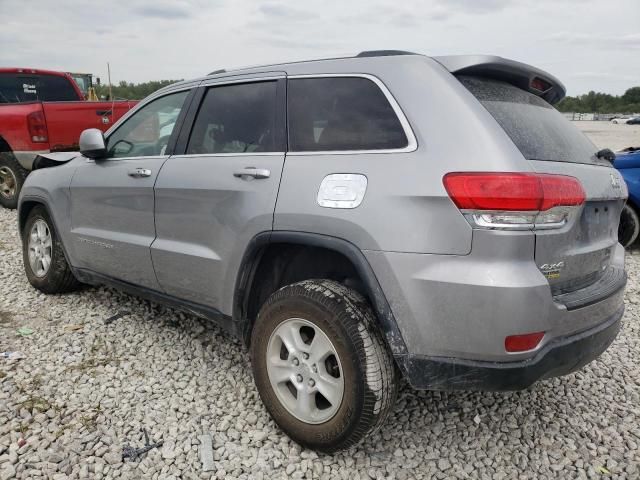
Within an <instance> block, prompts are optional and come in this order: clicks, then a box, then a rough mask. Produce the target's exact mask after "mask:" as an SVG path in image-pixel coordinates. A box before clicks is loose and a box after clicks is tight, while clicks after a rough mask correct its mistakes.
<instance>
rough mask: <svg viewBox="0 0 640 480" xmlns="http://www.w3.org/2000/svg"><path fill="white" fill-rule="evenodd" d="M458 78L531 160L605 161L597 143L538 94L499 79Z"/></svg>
mask: <svg viewBox="0 0 640 480" xmlns="http://www.w3.org/2000/svg"><path fill="white" fill-rule="evenodd" d="M458 79H459V80H460V82H461V83H462V84H463V85H464V86H465V87H466V88H467V89H468V90H469V91H470V92H471V93H472V94H473V95H474V96H475V97H476V98H477V99H478V101H480V103H481V104H482V105H483V106H484V107H485V108H486V109H487V110H488V111H489V113H490V114H491V115H492V116H493V118H495V120H496V121H497V122H498V124H499V125H500V126H501V127H502V129H503V130H504V131H505V133H506V134H507V135H508V136H509V138H511V140H512V141H513V143H514V144H515V145H516V147H517V148H518V150H520V152H521V153H522V155H523V156H524V157H525V158H527V159H528V160H547V161H556V162H573V163H590V164H605V163H603V161H602V160H599V159H597V158H596V156H595V153H596V151H597V150H598V149H597V148H596V147H595V146H594V145H593V143H591V141H590V140H589V139H588V138H587V137H586V136H585V135H584V134H583V133H582V132H581V131H580V130H578V129H577V128H576V127H575V126H574V125H572V124H571V122H570V121H569V120H567V119H566V118H565V117H564V116H563V115H562V114H561V113H560V112H558V111H557V110H556V109H555V108H553V107H552V106H551V105H550V104H548V103H547V102H546V101H545V100H543V99H542V98H540V97H538V96H537V95H534V94H533V93H530V92H527V91H525V90H522V89H520V88H517V87H515V86H513V85H511V84H508V83H505V82H501V81H498V80H493V79H488V78H483V77H474V76H465V75H461V76H458ZM606 165H609V164H608V163H606Z"/></svg>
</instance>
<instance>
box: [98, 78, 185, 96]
mask: <svg viewBox="0 0 640 480" xmlns="http://www.w3.org/2000/svg"><path fill="white" fill-rule="evenodd" d="M179 81H180V80H154V81H151V82H143V83H131V82H125V81H122V82H120V83H118V84H117V85H112V86H111V93H112V95H113V98H115V99H116V100H120V99H126V100H142V99H143V98H144V97H146V96H148V95H151V94H152V93H153V92H155V91H156V90H159V89H161V88H162V87H166V86H167V85H171V84H172V83H176V82H179ZM94 87H95V89H96V95H98V98H99V99H104V100H109V99H110V97H109V85H105V84H101V85H94Z"/></svg>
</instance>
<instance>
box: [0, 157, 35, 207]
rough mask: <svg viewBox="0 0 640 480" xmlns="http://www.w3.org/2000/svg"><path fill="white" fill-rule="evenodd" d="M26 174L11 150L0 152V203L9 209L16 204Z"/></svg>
mask: <svg viewBox="0 0 640 480" xmlns="http://www.w3.org/2000/svg"><path fill="white" fill-rule="evenodd" d="M28 174H29V172H28V171H27V170H25V169H24V168H23V167H22V165H20V163H18V160H16V157H15V156H14V155H13V154H12V153H11V152H2V153H0V205H2V206H3V207H4V208H10V209H14V208H16V207H17V206H18V196H19V195H20V190H21V189H22V185H24V181H25V179H26V178H27V175H28Z"/></svg>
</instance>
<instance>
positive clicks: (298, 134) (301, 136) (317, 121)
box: [287, 77, 408, 152]
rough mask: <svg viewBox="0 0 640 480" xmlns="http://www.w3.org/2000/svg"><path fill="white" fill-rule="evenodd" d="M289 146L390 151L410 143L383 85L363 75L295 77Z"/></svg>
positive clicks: (290, 94)
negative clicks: (379, 85)
mask: <svg viewBox="0 0 640 480" xmlns="http://www.w3.org/2000/svg"><path fill="white" fill-rule="evenodd" d="M287 102H288V121H289V150H290V151H294V152H296V151H297V152H308V151H344V150H388V149H400V148H405V147H406V146H407V145H408V140H407V136H406V135H405V132H404V129H403V128H402V124H401V123H400V120H399V119H398V116H397V115H396V112H395V111H394V109H393V107H392V106H391V105H390V104H389V101H388V100H387V98H386V97H385V95H384V93H383V92H382V91H381V90H380V88H379V87H378V86H377V85H376V84H375V83H374V82H372V81H371V80H369V79H367V78H361V77H320V78H297V79H290V80H289V86H288V91H287Z"/></svg>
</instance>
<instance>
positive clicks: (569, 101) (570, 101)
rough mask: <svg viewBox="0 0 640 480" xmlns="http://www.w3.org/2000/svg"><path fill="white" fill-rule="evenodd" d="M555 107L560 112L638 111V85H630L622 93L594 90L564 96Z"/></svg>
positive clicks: (639, 99)
mask: <svg viewBox="0 0 640 480" xmlns="http://www.w3.org/2000/svg"><path fill="white" fill-rule="evenodd" d="M556 108H557V109H558V110H560V111H561V112H581V113H587V112H588V113H591V112H593V113H640V87H632V88H630V89H628V90H627V91H626V92H624V94H623V95H610V94H608V93H602V92H594V91H593V90H592V91H590V92H589V93H586V94H584V95H578V96H577V97H565V98H564V99H562V101H561V102H560V103H558V104H557V105H556Z"/></svg>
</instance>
